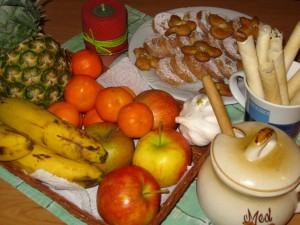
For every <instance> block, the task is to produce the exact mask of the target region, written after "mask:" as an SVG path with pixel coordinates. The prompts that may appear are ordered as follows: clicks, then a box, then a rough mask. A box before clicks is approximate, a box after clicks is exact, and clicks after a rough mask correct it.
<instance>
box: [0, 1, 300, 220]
mask: <svg viewBox="0 0 300 225" xmlns="http://www.w3.org/2000/svg"><path fill="white" fill-rule="evenodd" d="M126 8H127V10H128V31H129V35H128V39H129V41H130V39H131V37H132V35H133V33H134V32H135V31H136V29H137V28H138V27H139V26H140V25H142V24H143V23H144V22H146V21H147V20H149V19H151V17H150V16H148V15H145V14H144V13H141V12H139V11H137V10H136V9H133V8H131V7H129V6H126ZM63 47H64V48H66V49H68V50H70V51H72V52H76V51H78V50H80V49H82V48H84V44H83V39H82V34H78V35H76V36H75V37H73V38H72V39H70V40H69V41H67V42H66V43H64V44H63ZM123 56H126V53H125V54H124V55H123ZM123 56H120V57H123ZM117 60H118V59H117ZM226 109H227V111H228V114H229V116H230V119H231V121H232V122H233V123H236V122H240V121H242V120H243V115H244V109H243V108H242V107H241V106H240V105H239V104H234V105H227V106H226ZM299 141H300V138H299V137H298V139H297V142H298V143H299ZM0 177H1V178H2V179H4V180H5V181H7V182H8V183H10V184H11V185H13V186H14V187H16V188H17V189H18V190H20V191H21V192H23V193H24V194H25V195H27V196H28V197H29V198H31V199H32V200H34V201H35V202H37V203H38V204H39V205H41V206H43V207H44V208H47V209H48V210H49V211H50V212H52V213H53V214H54V215H56V216H57V217H58V218H60V219H61V220H62V221H64V222H65V223H66V224H70V225H84V224H86V223H84V222H82V221H81V220H79V219H77V218H76V217H75V216H73V215H72V214H70V213H69V212H68V211H67V210H65V209H64V208H63V207H62V206H61V205H59V204H58V203H57V202H55V201H53V200H52V199H51V198H49V197H48V196H46V195H45V194H43V193H42V192H40V191H39V190H37V189H35V188H33V187H31V186H30V185H28V184H27V183H25V182H24V181H23V180H21V179H20V178H18V177H17V176H15V175H13V174H11V173H10V172H8V171H7V170H6V169H5V168H3V167H1V166H0ZM162 224H163V225H171V224H172V225H184V224H189V225H193V224H195V225H196V224H197V225H204V224H211V222H210V221H209V220H208V219H207V218H206V216H205V214H204V213H203V211H202V209H201V207H200V205H199V204H198V200H197V196H196V181H194V182H193V183H192V184H191V185H190V187H189V188H188V189H187V190H186V192H185V193H184V195H183V197H182V198H181V199H180V200H179V202H178V203H177V205H176V206H175V208H174V209H173V210H172V211H171V213H170V214H169V216H168V217H167V218H166V219H165V221H164V222H163V223H162Z"/></svg>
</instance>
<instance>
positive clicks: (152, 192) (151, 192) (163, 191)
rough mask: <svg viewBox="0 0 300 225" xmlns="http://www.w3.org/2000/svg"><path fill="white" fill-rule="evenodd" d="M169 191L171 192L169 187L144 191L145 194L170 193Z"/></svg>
mask: <svg viewBox="0 0 300 225" xmlns="http://www.w3.org/2000/svg"><path fill="white" fill-rule="evenodd" d="M169 193H170V190H169V189H160V190H157V191H147V192H144V193H143V194H144V195H148V194H169Z"/></svg>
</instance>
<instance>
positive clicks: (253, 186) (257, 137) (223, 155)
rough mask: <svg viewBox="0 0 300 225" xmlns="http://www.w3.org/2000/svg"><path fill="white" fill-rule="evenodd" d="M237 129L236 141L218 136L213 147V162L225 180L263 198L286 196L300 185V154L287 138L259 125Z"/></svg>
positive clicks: (277, 130)
mask: <svg viewBox="0 0 300 225" xmlns="http://www.w3.org/2000/svg"><path fill="white" fill-rule="evenodd" d="M234 127H235V134H236V135H235V137H231V136H228V135H225V134H218V135H217V136H216V137H215V139H214V140H213V142H212V144H211V157H210V158H211V161H212V165H213V167H214V170H215V171H216V173H217V175H218V176H219V178H220V179H221V180H223V181H224V182H225V183H226V184H227V185H229V186H230V187H231V188H233V189H235V190H237V191H239V192H242V193H246V194H250V195H254V196H260V197H268V196H277V195H280V194H283V193H286V192H288V191H290V190H292V189H294V188H295V187H296V186H297V185H298V184H299V183H300V151H299V148H298V147H297V145H296V144H295V142H294V141H293V140H292V139H291V138H290V137H289V136H288V135H287V134H285V133H284V132H283V131H281V130H280V129H278V128H276V127H273V126H271V125H268V124H263V123H258V122H244V123H240V124H237V125H234Z"/></svg>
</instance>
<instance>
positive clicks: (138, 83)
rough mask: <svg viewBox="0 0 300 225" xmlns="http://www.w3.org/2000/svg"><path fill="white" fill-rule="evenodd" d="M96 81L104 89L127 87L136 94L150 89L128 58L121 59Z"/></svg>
mask: <svg viewBox="0 0 300 225" xmlns="http://www.w3.org/2000/svg"><path fill="white" fill-rule="evenodd" d="M97 81H98V82H99V83H100V84H102V85H103V86H104V87H112V86H128V87H130V88H131V89H132V90H133V91H134V92H135V93H136V94H139V93H140V92H142V91H145V90H149V89H151V88H150V86H149V85H148V84H147V82H146V81H145V80H144V79H143V78H142V77H141V75H140V74H139V71H138V69H137V68H136V67H135V66H134V65H133V64H132V62H131V61H130V60H129V58H128V57H124V58H122V59H121V60H120V61H119V62H118V63H117V64H115V65H114V66H113V67H112V68H110V69H109V70H108V71H106V72H105V73H103V74H102V75H101V76H100V77H99V78H98V79H97Z"/></svg>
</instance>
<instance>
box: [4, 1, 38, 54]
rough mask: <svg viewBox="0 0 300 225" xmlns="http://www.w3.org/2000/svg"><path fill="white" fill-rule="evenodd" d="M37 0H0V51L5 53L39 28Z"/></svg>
mask: <svg viewBox="0 0 300 225" xmlns="http://www.w3.org/2000/svg"><path fill="white" fill-rule="evenodd" d="M37 2H38V1H37V0H0V53H1V54H3V53H6V52H8V51H9V50H11V49H13V48H15V47H16V46H17V45H18V44H20V43H21V42H23V41H24V40H26V39H28V38H29V37H30V36H32V35H33V33H37V32H39V31H40V30H41V28H40V26H39V25H40V21H41V17H42V16H41V12H40V8H38V7H37V6H36V4H37Z"/></svg>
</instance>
